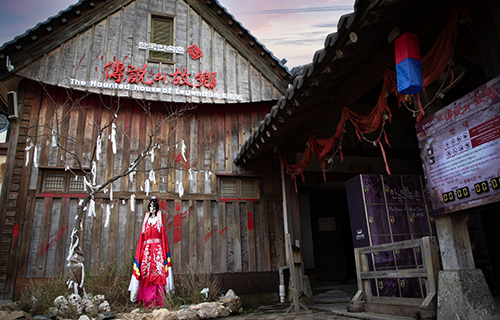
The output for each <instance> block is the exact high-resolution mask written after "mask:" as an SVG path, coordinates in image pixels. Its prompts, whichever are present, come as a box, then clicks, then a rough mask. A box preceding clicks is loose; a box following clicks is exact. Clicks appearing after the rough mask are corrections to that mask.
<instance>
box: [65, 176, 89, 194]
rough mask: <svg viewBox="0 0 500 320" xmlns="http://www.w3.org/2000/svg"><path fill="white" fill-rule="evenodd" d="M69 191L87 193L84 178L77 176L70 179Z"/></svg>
mask: <svg viewBox="0 0 500 320" xmlns="http://www.w3.org/2000/svg"><path fill="white" fill-rule="evenodd" d="M68 191H69V192H76V191H85V183H84V181H83V176H78V175H77V176H76V177H74V178H73V177H70V178H69V186H68Z"/></svg>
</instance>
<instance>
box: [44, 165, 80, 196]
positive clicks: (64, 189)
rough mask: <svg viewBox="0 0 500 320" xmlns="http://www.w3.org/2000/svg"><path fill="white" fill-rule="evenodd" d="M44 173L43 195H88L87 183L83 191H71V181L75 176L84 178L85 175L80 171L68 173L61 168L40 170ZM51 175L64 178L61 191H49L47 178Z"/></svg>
mask: <svg viewBox="0 0 500 320" xmlns="http://www.w3.org/2000/svg"><path fill="white" fill-rule="evenodd" d="M40 169H41V171H42V172H41V173H42V179H41V186H40V193H41V194H86V190H85V183H84V184H83V188H84V189H83V190H76V191H69V186H70V179H74V178H75V174H77V175H79V176H81V177H83V176H84V175H83V173H82V172H80V171H79V170H72V171H73V172H71V171H66V170H64V169H59V168H40ZM50 174H58V175H62V176H63V182H62V185H63V187H62V189H60V190H47V189H46V185H47V176H48V175H50Z"/></svg>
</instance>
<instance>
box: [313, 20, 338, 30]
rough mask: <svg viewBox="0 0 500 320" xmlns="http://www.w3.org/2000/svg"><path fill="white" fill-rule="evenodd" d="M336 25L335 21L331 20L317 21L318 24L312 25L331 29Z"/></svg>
mask: <svg viewBox="0 0 500 320" xmlns="http://www.w3.org/2000/svg"><path fill="white" fill-rule="evenodd" d="M337 25H338V23H337V21H332V22H325V23H318V24H315V25H313V27H315V28H329V29H333V28H337Z"/></svg>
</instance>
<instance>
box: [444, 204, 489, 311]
mask: <svg viewBox="0 0 500 320" xmlns="http://www.w3.org/2000/svg"><path fill="white" fill-rule="evenodd" d="M435 221H436V227H437V234H438V239H439V249H440V252H441V260H442V264H443V270H442V271H440V272H439V280H438V308H437V319H438V320H447V319H462V320H466V319H470V320H472V319H474V320H476V319H477V320H481V319H494V318H492V316H493V315H495V301H494V300H493V296H492V295H491V292H490V290H489V288H488V285H487V284H486V279H485V278H484V275H483V273H482V271H481V270H480V269H475V266H474V258H473V256H472V248H471V245H470V239H469V232H468V229H467V222H466V220H465V214H464V213H463V212H456V213H451V214H447V215H443V216H437V217H436V220H435ZM495 319H496V318H495Z"/></svg>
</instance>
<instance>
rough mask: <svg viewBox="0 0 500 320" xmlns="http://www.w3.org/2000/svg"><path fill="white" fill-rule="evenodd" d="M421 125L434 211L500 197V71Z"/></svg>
mask: <svg viewBox="0 0 500 320" xmlns="http://www.w3.org/2000/svg"><path fill="white" fill-rule="evenodd" d="M416 130H417V138H418V141H419V147H420V156H421V159H422V165H423V168H424V174H425V180H426V183H427V188H428V191H429V197H430V201H431V203H432V206H433V209H434V214H445V213H450V212H454V211H460V210H465V209H469V208H473V207H477V206H481V205H485V204H489V203H493V202H497V201H500V186H499V185H500V76H499V77H497V78H495V79H493V80H491V81H489V82H488V83H486V84H485V85H483V86H481V87H479V88H478V89H476V90H475V91H473V92H471V93H469V94H467V95H466V96H464V97H462V98H460V99H459V100H457V101H455V102H454V103H452V104H450V105H448V106H446V107H444V108H443V109H441V110H439V111H438V112H436V113H435V114H433V115H431V116H429V117H426V118H424V119H423V120H422V121H420V122H419V123H417V125H416Z"/></svg>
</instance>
